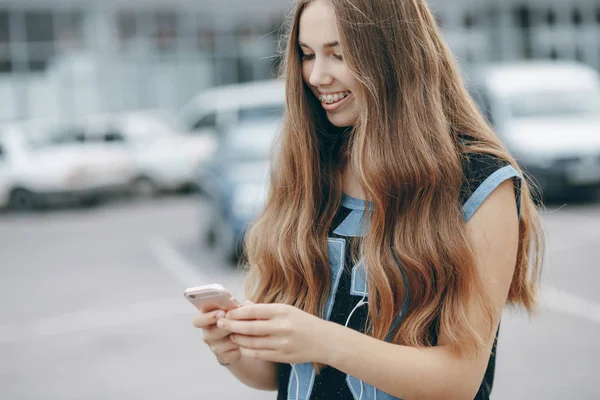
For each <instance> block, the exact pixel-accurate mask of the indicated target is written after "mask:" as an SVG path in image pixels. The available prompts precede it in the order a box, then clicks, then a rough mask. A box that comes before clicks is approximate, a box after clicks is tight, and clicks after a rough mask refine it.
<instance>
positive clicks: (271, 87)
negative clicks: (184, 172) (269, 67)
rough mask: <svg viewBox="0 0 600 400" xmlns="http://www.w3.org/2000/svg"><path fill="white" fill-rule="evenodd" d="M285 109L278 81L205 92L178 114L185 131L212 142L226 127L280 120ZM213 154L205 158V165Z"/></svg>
mask: <svg viewBox="0 0 600 400" xmlns="http://www.w3.org/2000/svg"><path fill="white" fill-rule="evenodd" d="M284 106H285V86H284V83H283V82H282V81H279V80H266V81H256V82H248V83H241V84H232V85H224V86H219V87H215V88H211V89H207V90H204V91H202V92H201V93H199V94H198V95H196V96H195V97H194V98H193V99H192V100H190V101H189V102H188V103H187V104H186V105H185V106H184V107H183V108H182V109H181V110H180V111H179V113H178V114H177V119H178V121H179V122H180V123H181V125H182V127H183V128H184V130H185V131H186V132H187V133H188V134H189V135H193V136H200V137H204V138H207V140H211V141H213V142H215V143H216V142H217V141H218V136H219V135H220V134H221V133H222V132H223V131H224V130H226V129H228V127H231V126H235V125H238V124H245V123H250V122H253V121H257V120H263V119H269V118H279V117H280V116H281V115H282V114H283V109H284ZM212 151H213V153H212V154H211V155H209V156H207V157H206V158H205V161H206V162H208V161H209V160H210V159H212V157H213V156H214V152H215V151H216V149H215V148H213V149H212Z"/></svg>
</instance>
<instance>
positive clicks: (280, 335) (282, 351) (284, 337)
mask: <svg viewBox="0 0 600 400" xmlns="http://www.w3.org/2000/svg"><path fill="white" fill-rule="evenodd" d="M217 326H218V327H219V328H221V329H223V330H225V331H227V332H232V334H231V336H230V338H231V341H232V342H233V343H234V344H236V345H238V346H239V351H240V353H241V354H242V355H243V356H244V357H250V358H257V359H262V360H265V361H273V362H281V363H290V364H301V363H306V362H325V360H326V355H327V348H326V347H325V346H324V345H323V342H324V341H323V338H324V335H327V334H328V333H327V330H328V327H329V324H328V323H327V321H324V320H322V319H321V318H318V317H315V316H314V315H312V314H309V313H307V312H304V311H302V310H300V309H298V308H296V307H293V306H290V305H286V304H251V305H247V306H244V307H240V308H237V309H235V310H231V311H229V312H228V313H227V317H226V318H222V319H219V321H218V323H217Z"/></svg>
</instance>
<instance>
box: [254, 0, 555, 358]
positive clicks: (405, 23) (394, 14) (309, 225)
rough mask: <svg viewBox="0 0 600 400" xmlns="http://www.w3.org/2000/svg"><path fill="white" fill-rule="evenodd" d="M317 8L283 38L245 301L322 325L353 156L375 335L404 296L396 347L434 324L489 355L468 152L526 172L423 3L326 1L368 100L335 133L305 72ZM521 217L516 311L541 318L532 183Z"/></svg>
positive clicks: (426, 335) (513, 294) (511, 297)
mask: <svg viewBox="0 0 600 400" xmlns="http://www.w3.org/2000/svg"><path fill="white" fill-rule="evenodd" d="M310 1H311V0H299V1H298V2H297V4H296V7H295V9H294V10H293V14H292V16H291V19H290V24H289V32H288V34H287V36H286V39H287V40H286V42H287V46H286V48H285V53H284V56H283V62H282V65H281V71H282V75H283V79H284V80H285V84H286V85H285V86H286V107H285V115H284V121H283V123H282V132H281V134H280V136H279V140H278V142H277V145H276V150H275V152H274V157H273V162H272V168H271V175H270V189H269V194H268V198H267V202H266V205H265V207H264V209H263V211H262V213H261V215H260V216H259V218H258V219H257V220H256V222H255V223H254V224H253V226H252V227H251V229H250V231H249V233H248V235H247V240H246V260H247V267H248V276H247V280H246V292H247V295H248V298H250V299H251V300H253V301H255V302H262V303H286V304H291V305H294V306H296V307H298V308H300V309H302V310H304V311H306V312H309V313H311V314H314V315H317V316H321V317H322V316H323V313H324V307H325V303H326V301H327V295H328V292H329V285H330V279H331V276H330V270H329V266H328V250H327V237H328V230H329V229H330V227H331V224H332V220H333V218H334V215H335V213H336V211H337V210H338V208H339V207H340V204H341V199H342V176H341V168H340V166H341V165H342V163H343V160H344V159H345V158H347V159H348V160H350V162H351V163H352V164H351V166H352V168H354V169H355V171H357V175H358V177H359V180H360V184H361V186H362V188H363V191H364V192H365V195H366V197H367V201H370V202H371V207H372V211H371V214H370V226H369V229H368V232H367V234H366V235H365V236H364V237H363V238H362V240H360V241H359V242H360V243H359V245H358V246H359V250H358V254H359V256H360V257H362V258H364V260H365V262H366V265H367V268H368V290H369V304H368V306H369V310H368V313H369V320H370V323H369V329H368V332H369V334H370V335H371V336H373V337H375V338H378V339H382V340H383V339H384V338H385V337H386V335H387V334H388V331H389V330H390V328H391V325H392V322H393V319H394V316H396V315H398V313H399V312H400V310H401V308H402V304H403V301H404V298H405V297H406V296H407V293H406V291H405V288H406V289H407V290H408V291H409V293H410V307H409V309H408V312H407V313H406V314H405V317H404V320H403V322H402V324H401V326H400V327H399V328H398V329H397V330H396V332H394V334H393V339H392V343H398V344H404V345H409V346H417V347H424V346H432V345H435V343H433V342H434V339H432V335H431V334H430V332H431V329H432V327H434V325H435V327H437V328H441V329H444V330H445V331H446V332H448V335H449V340H450V342H451V344H452V345H453V346H454V347H455V348H456V349H459V350H461V351H465V352H467V351H479V350H481V349H482V346H483V344H484V343H485V342H487V340H488V338H490V337H491V335H493V334H494V333H495V332H493V329H494V328H493V325H494V321H493V311H494V310H493V307H492V303H491V299H490V298H489V295H488V293H487V291H486V289H485V285H484V282H483V279H482V278H481V273H480V272H479V271H478V266H477V265H476V263H475V260H474V253H473V249H472V247H471V245H470V242H469V240H468V237H467V233H466V224H465V222H464V217H463V213H462V209H461V204H460V201H459V198H460V188H461V184H462V183H463V181H464V179H465V177H464V174H463V171H462V168H461V162H462V161H463V159H464V157H466V156H467V154H468V153H485V154H490V155H494V156H496V157H498V158H499V159H501V160H506V162H508V163H509V164H511V165H512V166H513V167H514V168H515V169H517V170H518V171H520V172H521V173H522V171H521V170H520V168H519V166H518V165H517V163H516V162H515V160H514V159H513V158H512V157H511V156H510V154H509V153H508V151H507V150H506V148H505V147H504V146H503V144H502V143H501V142H500V141H499V139H498V138H497V137H496V135H495V133H494V131H493V129H492V128H491V127H490V125H489V124H488V123H487V121H486V120H485V119H484V117H483V116H482V115H481V113H480V112H479V110H478V109H477V107H476V105H475V103H474V102H473V100H472V98H471V97H470V95H469V94H468V92H467V90H466V88H465V85H464V82H463V80H462V78H461V76H460V74H459V72H458V68H457V66H456V64H455V61H454V59H453V56H452V54H451V52H450V51H449V49H448V48H447V46H446V44H445V42H444V40H443V39H442V36H441V34H440V32H439V30H438V27H437V25H436V22H435V19H434V17H433V15H432V14H431V12H430V10H429V8H428V6H427V5H426V2H425V0H384V1H376V2H374V1H372V0H316V1H327V3H328V4H329V5H330V6H331V7H332V9H333V10H334V12H335V16H336V20H337V24H338V30H339V35H340V37H339V41H340V43H341V46H342V49H343V54H344V58H345V62H346V63H347V65H348V67H349V68H350V70H351V71H352V73H353V75H354V76H355V77H356V79H357V80H358V81H359V85H360V88H361V91H362V104H361V110H360V114H359V117H358V120H357V122H356V124H355V125H354V126H353V127H351V128H348V129H345V130H344V129H339V128H336V127H334V126H332V125H331V124H330V123H329V121H328V120H327V117H326V115H325V113H324V111H323V109H322V107H321V106H320V105H319V103H318V100H317V99H316V98H315V96H314V95H313V94H312V93H311V92H310V90H309V89H308V87H307V86H306V84H305V83H304V82H303V79H302V74H301V57H300V50H299V47H298V25H299V19H300V16H301V14H302V11H303V9H304V7H306V5H307V4H308V3H310ZM312 1H315V0H312ZM461 138H467V140H460V139H461ZM344 155H347V157H345V156H344ZM520 207H521V218H520V223H519V245H518V255H517V261H516V268H515V271H514V276H513V280H512V284H511V287H510V291H509V294H508V303H509V304H515V305H522V306H524V307H525V309H526V310H527V311H529V312H530V313H531V312H533V311H534V308H535V307H534V306H535V290H536V287H537V284H538V282H539V277H540V273H541V264H542V254H543V234H542V230H541V225H540V221H539V216H538V213H537V210H536V207H535V205H534V202H533V201H532V195H531V190H530V188H529V186H528V182H527V181H525V180H523V182H522V186H521V205H520ZM401 269H402V271H401ZM402 272H403V273H404V277H405V279H406V286H405V284H404V278H403V273H402ZM473 296H474V297H475V298H477V299H478V300H479V302H478V303H479V304H480V305H481V310H480V311H481V315H483V316H484V317H485V318H486V322H487V324H488V327H489V332H487V333H488V334H489V335H485V336H483V335H480V334H478V333H477V331H476V329H475V328H474V325H473V322H472V321H470V320H469V318H468V312H467V302H468V300H469V299H471V298H473ZM315 367H316V368H317V369H319V368H320V367H321V366H320V365H317V364H315Z"/></svg>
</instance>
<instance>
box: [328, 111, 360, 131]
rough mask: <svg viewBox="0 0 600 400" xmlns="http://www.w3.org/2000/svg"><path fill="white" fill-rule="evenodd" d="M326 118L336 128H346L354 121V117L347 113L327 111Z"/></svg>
mask: <svg viewBox="0 0 600 400" xmlns="http://www.w3.org/2000/svg"><path fill="white" fill-rule="evenodd" d="M327 119H329V122H331V125H333V126H336V127H338V128H346V127H348V126H353V125H354V123H355V122H356V117H353V116H348V115H346V116H344V115H330V114H329V113H327Z"/></svg>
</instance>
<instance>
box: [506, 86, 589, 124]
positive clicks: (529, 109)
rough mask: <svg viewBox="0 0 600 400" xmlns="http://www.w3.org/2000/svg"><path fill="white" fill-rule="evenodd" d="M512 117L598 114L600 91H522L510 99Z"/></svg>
mask: <svg viewBox="0 0 600 400" xmlns="http://www.w3.org/2000/svg"><path fill="white" fill-rule="evenodd" d="M510 109H511V114H512V116H513V117H514V118H536V117H565V116H583V115H598V116H600V91H589V92H567V91H562V92H550V91H548V92H541V93H524V94H519V95H515V96H512V98H511V99H510Z"/></svg>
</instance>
